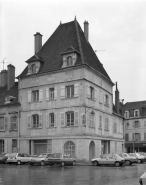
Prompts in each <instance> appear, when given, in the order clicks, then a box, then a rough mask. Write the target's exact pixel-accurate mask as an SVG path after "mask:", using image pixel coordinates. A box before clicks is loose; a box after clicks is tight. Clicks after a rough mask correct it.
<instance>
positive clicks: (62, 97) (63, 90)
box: [60, 86, 65, 99]
mask: <svg viewBox="0 0 146 185" xmlns="http://www.w3.org/2000/svg"><path fill="white" fill-rule="evenodd" d="M60 96H61V97H60V98H61V99H64V98H65V86H61V94H60Z"/></svg>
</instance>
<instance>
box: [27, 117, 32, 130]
mask: <svg viewBox="0 0 146 185" xmlns="http://www.w3.org/2000/svg"><path fill="white" fill-rule="evenodd" d="M27 127H28V128H31V116H30V115H27Z"/></svg>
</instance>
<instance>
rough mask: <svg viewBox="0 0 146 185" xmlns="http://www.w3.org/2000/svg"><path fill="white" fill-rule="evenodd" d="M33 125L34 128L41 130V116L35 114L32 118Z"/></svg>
mask: <svg viewBox="0 0 146 185" xmlns="http://www.w3.org/2000/svg"><path fill="white" fill-rule="evenodd" d="M32 125H33V127H34V128H39V115H37V114H35V115H33V116H32Z"/></svg>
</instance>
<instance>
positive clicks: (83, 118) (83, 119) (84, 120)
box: [81, 113, 86, 125]
mask: <svg viewBox="0 0 146 185" xmlns="http://www.w3.org/2000/svg"><path fill="white" fill-rule="evenodd" d="M81 118H82V124H83V125H86V115H85V113H82V116H81Z"/></svg>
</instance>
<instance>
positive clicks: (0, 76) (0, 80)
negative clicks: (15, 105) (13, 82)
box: [0, 70, 7, 87]
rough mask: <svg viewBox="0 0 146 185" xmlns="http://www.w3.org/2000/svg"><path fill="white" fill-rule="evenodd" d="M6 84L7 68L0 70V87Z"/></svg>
mask: <svg viewBox="0 0 146 185" xmlns="http://www.w3.org/2000/svg"><path fill="white" fill-rule="evenodd" d="M6 85H7V70H2V71H1V73H0V87H3V86H6Z"/></svg>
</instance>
